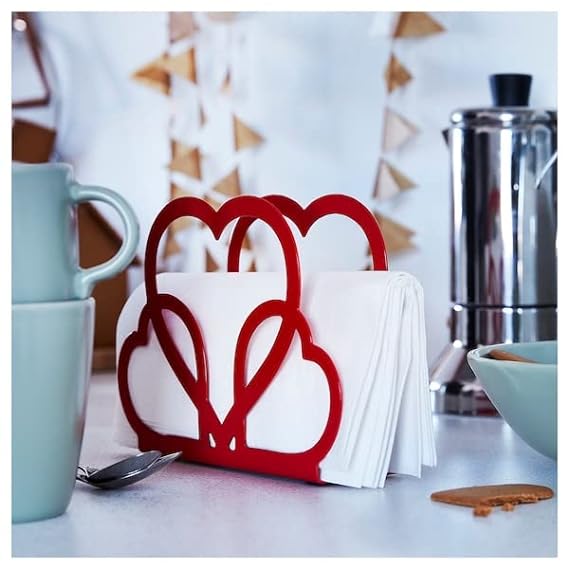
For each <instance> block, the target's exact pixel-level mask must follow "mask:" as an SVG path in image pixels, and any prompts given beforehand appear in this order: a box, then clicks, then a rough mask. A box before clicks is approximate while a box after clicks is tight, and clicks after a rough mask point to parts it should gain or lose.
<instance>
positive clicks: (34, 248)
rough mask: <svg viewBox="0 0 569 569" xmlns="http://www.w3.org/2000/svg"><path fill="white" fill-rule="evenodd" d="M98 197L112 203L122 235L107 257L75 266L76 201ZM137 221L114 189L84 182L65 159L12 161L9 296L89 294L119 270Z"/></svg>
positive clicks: (132, 246)
mask: <svg viewBox="0 0 569 569" xmlns="http://www.w3.org/2000/svg"><path fill="white" fill-rule="evenodd" d="M85 201H101V202H105V203H107V204H109V205H111V206H112V207H114V208H115V209H116V210H117V212H118V213H119V216H120V218H121V220H122V222H123V224H124V228H125V238H124V241H123V244H122V246H121V248H120V250H119V251H118V253H117V254H116V255H115V256H114V257H113V258H112V259H109V260H108V261H106V262H104V263H102V264H100V265H97V266H95V267H90V268H88V269H82V268H81V267H80V266H79V254H78V236H77V219H76V218H77V216H76V204H78V203H80V202H85ZM138 236H139V229H138V222H137V220H136V216H135V214H134V212H133V211H132V208H131V207H130V206H129V205H128V203H127V202H126V201H125V200H124V199H123V198H122V197H121V196H120V195H118V194H117V193H116V192H113V191H111V190H107V189H106V188H101V187H98V186H83V185H81V184H78V183H77V182H75V181H74V179H73V171H72V168H71V166H69V165H67V164H55V163H49V164H21V163H14V164H12V302H13V303H23V302H49V301H60V300H75V299H83V298H88V297H89V296H90V295H91V292H92V290H93V287H94V286H95V284H96V283H97V282H98V281H100V280H104V279H108V278H111V277H113V276H115V275H116V274H118V273H120V272H121V271H123V270H124V269H125V268H126V267H127V266H128V265H129V264H130V262H131V261H132V259H133V258H134V255H135V253H136V247H137V245H138Z"/></svg>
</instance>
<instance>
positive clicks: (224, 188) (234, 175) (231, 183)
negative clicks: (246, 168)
mask: <svg viewBox="0 0 569 569" xmlns="http://www.w3.org/2000/svg"><path fill="white" fill-rule="evenodd" d="M213 189H214V190H215V191H216V192H219V193H220V194H224V195H226V196H229V197H233V196H238V195H239V194H240V193H241V183H240V182H239V171H238V170H237V168H234V169H233V170H232V171H231V172H230V173H229V174H227V176H225V178H222V179H221V180H220V181H219V182H217V184H215V186H213Z"/></svg>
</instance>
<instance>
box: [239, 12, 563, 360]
mask: <svg viewBox="0 0 569 569" xmlns="http://www.w3.org/2000/svg"><path fill="white" fill-rule="evenodd" d="M432 15H433V16H434V17H435V18H436V19H437V20H438V21H439V22H441V23H442V24H443V25H444V27H445V28H446V29H447V32H446V33H443V34H439V35H435V36H431V37H428V38H421V39H407V40H398V41H396V43H395V48H394V49H395V53H396V54H397V56H398V57H399V59H400V60H401V61H402V62H403V64H404V65H405V66H406V67H407V68H408V69H409V71H410V72H411V73H412V75H413V77H414V79H413V81H411V82H410V83H408V84H407V86H405V87H404V88H403V89H400V90H397V91H395V92H394V93H393V94H392V95H391V96H390V97H389V104H390V105H391V106H392V107H393V108H394V109H395V110H397V111H398V112H400V113H401V114H402V115H403V116H405V117H406V118H408V119H409V120H410V121H412V122H413V123H414V124H415V125H416V126H418V128H419V129H420V131H421V132H420V134H419V135H418V136H417V137H416V138H414V139H413V140H411V141H409V143H407V144H406V145H404V146H403V147H402V148H401V150H400V151H398V152H394V153H391V154H389V155H388V156H387V157H388V158H389V160H390V161H391V162H392V163H393V164H394V165H395V166H397V167H398V168H399V169H400V170H402V171H403V172H404V173H405V174H406V175H407V176H408V177H410V178H411V179H412V180H414V181H415V182H416V183H417V185H418V187H417V188H416V189H414V190H411V191H410V192H407V193H405V194H404V195H401V196H398V198H399V197H400V199H396V200H394V201H393V202H391V203H388V204H385V202H381V203H378V204H377V205H378V207H379V209H380V211H382V212H383V213H385V214H387V215H389V216H391V217H393V218H394V219H396V220H398V221H401V222H402V223H403V224H405V225H407V226H409V227H411V228H412V229H414V230H415V231H416V237H415V243H416V245H417V249H416V250H415V251H412V252H408V253H404V254H401V255H399V256H394V257H393V258H392V259H391V267H392V268H395V269H401V270H405V271H408V272H411V273H413V274H415V275H416V276H417V277H418V278H419V280H420V281H421V282H422V284H423V287H424V289H425V298H426V312H427V314H426V317H427V323H428V324H427V325H428V349H429V358H430V359H431V361H432V360H433V358H435V357H436V355H437V354H438V352H439V351H440V350H441V349H442V347H443V346H444V345H445V343H446V342H447V341H448V329H447V326H446V320H447V317H448V314H449V308H450V303H449V298H450V296H449V295H450V291H449V268H450V246H449V232H450V228H449V227H450V192H449V162H448V155H447V151H446V147H445V144H444V141H443V137H442V136H441V129H442V128H444V127H445V126H446V125H447V124H448V118H449V115H450V113H451V111H452V110H453V109H455V108H459V107H476V106H488V105H490V104H491V98H490V91H489V86H488V75H490V74H492V73H500V72H502V73H504V72H523V73H530V74H532V75H533V77H534V79H533V88H532V96H531V100H530V104H531V105H534V106H548V107H556V104H557V101H556V92H557V82H556V70H557V53H556V46H557V37H556V31H557V22H556V16H555V14H547V13H525V14H524V13H433V14H432ZM370 20H371V16H370V15H369V14H361V13H360V14H265V15H262V16H259V17H258V18H256V19H255V21H254V22H253V23H252V26H251V34H252V43H253V45H254V49H252V57H251V59H252V61H251V83H252V86H251V90H250V98H249V110H250V113H251V116H253V117H255V118H256V119H257V120H256V124H257V125H258V126H259V127H260V128H262V130H263V132H264V133H266V135H267V139H268V144H267V145H266V147H265V148H264V149H262V150H261V151H260V155H259V159H258V188H259V189H260V190H262V191H266V192H277V193H288V194H290V195H292V196H294V197H296V198H298V199H299V200H300V201H301V202H305V203H306V202H308V201H310V200H311V199H312V198H314V197H315V196H317V195H320V194H322V193H329V192H345V193H349V194H352V195H354V196H356V197H358V198H360V199H361V200H363V201H365V202H367V203H368V204H371V203H372V202H371V200H370V196H371V194H372V189H373V182H374V176H375V172H376V167H377V162H378V157H379V156H380V151H381V149H380V146H381V132H382V131H381V129H382V111H383V107H384V104H385V102H386V93H385V85H384V81H383V70H384V67H385V63H386V61H387V59H388V55H389V48H390V41H389V38H385V37H378V36H373V37H371V36H370V34H369V33H368V31H369V28H370ZM329 225H330V227H329V231H327V232H324V231H322V234H321V235H319V236H315V238H314V239H313V242H312V243H311V246H310V247H307V248H306V249H305V257H304V260H305V262H307V264H308V265H310V266H319V267H320V266H331V265H332V264H333V263H335V266H343V267H353V268H357V267H359V266H361V262H362V255H363V254H364V251H365V248H364V245H363V241H361V240H359V235H358V233H357V231H355V230H349V229H348V227H347V224H342V225H341V224H340V222H339V221H338V222H337V224H336V226H334V224H332V223H331V224H329ZM340 225H341V226H340ZM329 253H332V255H333V259H330V258H325V259H322V257H323V256H326V255H327V254H329ZM278 262H279V261H278V260H276V261H275V263H278Z"/></svg>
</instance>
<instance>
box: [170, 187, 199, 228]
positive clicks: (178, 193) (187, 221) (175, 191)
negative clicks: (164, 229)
mask: <svg viewBox="0 0 569 569" xmlns="http://www.w3.org/2000/svg"><path fill="white" fill-rule="evenodd" d="M191 195H192V194H190V193H188V192H185V191H184V190H182V189H181V188H180V187H178V186H177V185H176V184H171V185H170V200H175V199H177V198H182V197H185V196H191ZM195 221H196V220H195V219H194V218H192V217H187V216H186V217H178V219H175V220H174V221H173V222H172V224H171V225H170V227H171V229H172V231H173V232H174V233H177V232H178V231H183V230H184V229H188V227H191V226H192V225H193V224H194V222H195Z"/></svg>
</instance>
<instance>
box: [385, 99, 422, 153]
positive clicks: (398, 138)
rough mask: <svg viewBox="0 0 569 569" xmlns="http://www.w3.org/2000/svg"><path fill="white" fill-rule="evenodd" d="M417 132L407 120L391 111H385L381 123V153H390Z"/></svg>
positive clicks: (387, 109)
mask: <svg viewBox="0 0 569 569" xmlns="http://www.w3.org/2000/svg"><path fill="white" fill-rule="evenodd" d="M417 132H418V130H417V128H416V127H415V125H413V124H412V123H410V122H409V121H408V120H407V119H405V118H403V117H402V116H401V115H399V114H398V113H396V112H395V111H392V110H391V109H389V108H386V109H385V117H384V121H383V151H384V152H390V151H391V150H395V149H396V148H399V147H400V146H402V145H403V144H404V143H405V142H407V141H408V140H409V139H410V138H412V137H413V136H415V135H416V134H417Z"/></svg>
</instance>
